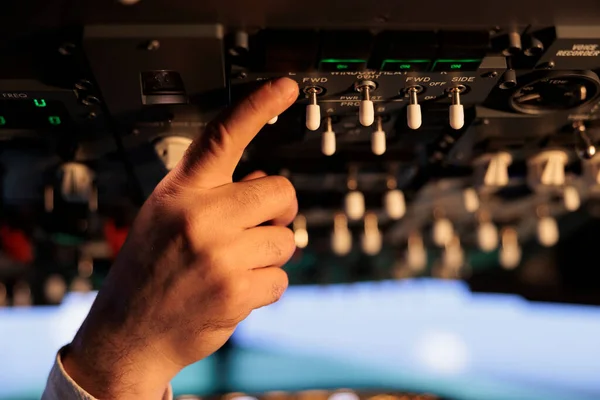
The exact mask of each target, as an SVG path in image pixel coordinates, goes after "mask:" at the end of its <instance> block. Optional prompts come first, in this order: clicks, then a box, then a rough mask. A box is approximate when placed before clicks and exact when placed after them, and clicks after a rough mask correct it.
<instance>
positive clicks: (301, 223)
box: [292, 214, 308, 249]
mask: <svg viewBox="0 0 600 400" xmlns="http://www.w3.org/2000/svg"><path fill="white" fill-rule="evenodd" d="M292 227H293V229H294V241H295V242H296V247H298V248H299V249H303V248H305V247H306V246H308V231H307V230H306V217H305V216H304V215H302V214H298V215H297V216H296V218H295V219H294V222H293V224H292Z"/></svg>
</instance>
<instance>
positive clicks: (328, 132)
mask: <svg viewBox="0 0 600 400" xmlns="http://www.w3.org/2000/svg"><path fill="white" fill-rule="evenodd" d="M321 152H322V153H323V154H325V155H326V156H331V155H333V154H335V132H334V131H333V130H332V128H331V118H330V117H327V128H326V129H325V131H324V132H323V134H322V135H321Z"/></svg>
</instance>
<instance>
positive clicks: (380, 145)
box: [371, 117, 386, 156]
mask: <svg viewBox="0 0 600 400" xmlns="http://www.w3.org/2000/svg"><path fill="white" fill-rule="evenodd" d="M385 150H386V138H385V132H384V131H383V127H382V123H381V117H377V130H376V131H375V132H373V133H372V134H371V151H372V152H373V154H375V155H376V156H380V155H382V154H383V153H385Z"/></svg>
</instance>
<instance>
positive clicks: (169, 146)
mask: <svg viewBox="0 0 600 400" xmlns="http://www.w3.org/2000/svg"><path fill="white" fill-rule="evenodd" d="M190 144H192V139H190V138H187V137H183V136H168V137H166V138H163V139H161V140H159V141H158V142H156V144H155V145H154V150H155V151H156V154H158V157H160V160H161V161H162V162H163V165H164V166H165V168H166V169H167V170H168V171H170V170H172V169H173V168H175V165H177V163H178V162H179V161H180V160H181V159H182V158H183V156H184V154H185V152H186V150H187V149H188V147H190Z"/></svg>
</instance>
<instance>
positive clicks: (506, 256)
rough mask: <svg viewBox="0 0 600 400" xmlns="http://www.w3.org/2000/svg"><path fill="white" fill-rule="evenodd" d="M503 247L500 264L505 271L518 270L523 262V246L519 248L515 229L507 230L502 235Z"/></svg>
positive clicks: (500, 253)
mask: <svg viewBox="0 0 600 400" xmlns="http://www.w3.org/2000/svg"><path fill="white" fill-rule="evenodd" d="M500 236H501V238H502V239H501V240H502V247H501V248H500V252H499V254H498V256H499V260H498V261H499V262H500V265H501V266H502V267H503V268H505V269H513V268H516V267H517V266H518V265H519V263H520V262H521V246H519V238H518V235H517V231H516V230H514V229H513V228H505V229H503V230H502V233H501V234H500Z"/></svg>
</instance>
